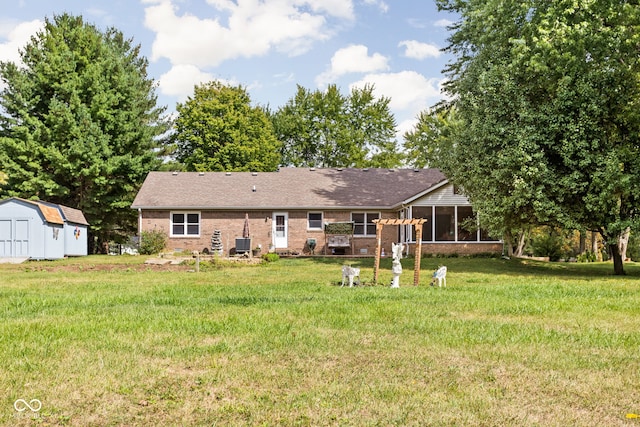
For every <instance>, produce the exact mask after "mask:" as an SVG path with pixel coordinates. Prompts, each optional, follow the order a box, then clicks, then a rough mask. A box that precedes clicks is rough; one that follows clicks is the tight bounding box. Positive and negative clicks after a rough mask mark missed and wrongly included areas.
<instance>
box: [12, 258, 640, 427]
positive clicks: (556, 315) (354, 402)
mask: <svg viewBox="0 0 640 427" xmlns="http://www.w3.org/2000/svg"><path fill="white" fill-rule="evenodd" d="M142 261H143V259H142V258H139V257H106V256H105V257H87V258H81V259H72V260H64V261H57V262H31V263H28V264H22V265H0V392H2V393H1V394H0V423H1V424H2V425H34V424H38V425H73V426H91V425H95V426H103V425H126V426H151V425H157V426H160V425H167V426H174V425H267V426H271V425H286V426H288V425H302V426H307V425H308V426H320V425H322V426H325V425H336V426H338V425H340V426H345V425H358V426H360V425H363V426H369V425H371V426H378V425H380V426H390V425H416V426H417V425H420V426H424V425H434V426H441V425H444V426H447V425H450V426H536V425H538V426H605V425H606V426H616V425H619V426H640V419H632V418H627V417H628V416H632V414H640V265H635V264H627V265H626V266H625V268H626V270H627V272H628V275H627V276H625V277H616V276H612V275H611V272H612V270H613V268H612V266H611V265H610V264H547V263H539V262H533V261H528V262H527V261H518V260H510V261H507V260H502V259H465V258H451V259H429V258H427V259H423V260H422V268H423V271H422V280H421V282H422V284H421V286H418V287H414V286H412V285H411V284H412V283H413V271H412V268H413V267H412V261H411V260H403V267H404V274H403V275H402V277H401V287H400V289H390V288H389V287H387V286H382V285H378V286H359V287H354V288H340V287H339V286H337V285H336V284H339V282H340V280H341V272H340V266H341V263H342V260H339V259H321V258H318V259H283V260H280V261H278V262H275V263H270V264H263V265H258V266H226V267H217V268H213V267H208V268H207V266H205V265H203V268H202V269H201V271H200V272H199V273H195V272H190V271H187V270H186V269H185V270H182V271H157V270H156V269H152V268H147V267H144V266H141V265H140V264H141V263H142ZM352 262H353V263H354V264H355V266H360V267H361V268H362V278H363V279H364V280H365V281H366V282H368V283H370V282H371V279H372V277H373V269H372V266H373V260H372V259H359V260H353V261H352ZM115 263H117V264H118V265H114V264H115ZM439 264H445V265H447V266H448V268H449V274H448V276H447V282H448V286H447V288H446V289H444V288H442V289H439V288H432V287H429V286H428V280H429V276H430V272H431V271H432V270H433V269H435V268H436V267H437V266H438V265H439ZM390 269H391V264H390V260H388V259H387V260H383V263H382V270H381V273H380V281H381V282H382V283H388V281H389V280H390V279H391V273H390ZM18 399H24V400H25V401H27V402H31V401H32V400H33V399H38V400H39V401H40V402H41V403H42V407H41V409H40V411H39V412H32V411H31V410H29V409H26V410H25V411H23V412H19V411H17V410H16V409H15V408H14V403H15V402H16V401H17V400H18ZM34 404H35V403H34ZM19 406H20V405H19ZM22 408H23V407H21V409H22ZM628 414H630V415H628Z"/></svg>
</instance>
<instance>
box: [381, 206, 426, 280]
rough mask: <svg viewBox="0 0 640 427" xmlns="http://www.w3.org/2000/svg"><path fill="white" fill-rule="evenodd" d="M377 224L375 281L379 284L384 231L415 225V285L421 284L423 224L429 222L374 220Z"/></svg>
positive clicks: (419, 220) (416, 219)
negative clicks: (395, 226) (393, 226)
mask: <svg viewBox="0 0 640 427" xmlns="http://www.w3.org/2000/svg"><path fill="white" fill-rule="evenodd" d="M373 222H374V223H375V224H376V262H375V264H374V266H373V281H374V282H375V283H378V270H379V269H380V252H381V251H382V229H383V228H384V226H385V225H413V226H414V227H415V228H416V251H415V255H414V256H415V264H414V265H415V267H414V269H413V285H414V286H418V283H419V282H420V257H421V255H422V224H425V223H426V222H427V220H426V219H423V218H414V219H374V220H373Z"/></svg>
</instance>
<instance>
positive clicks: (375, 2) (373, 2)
mask: <svg viewBox="0 0 640 427" xmlns="http://www.w3.org/2000/svg"><path fill="white" fill-rule="evenodd" d="M364 4H368V5H370V6H378V8H379V9H380V11H381V12H382V13H387V12H388V11H389V5H388V4H387V3H385V2H384V1H383V0H364Z"/></svg>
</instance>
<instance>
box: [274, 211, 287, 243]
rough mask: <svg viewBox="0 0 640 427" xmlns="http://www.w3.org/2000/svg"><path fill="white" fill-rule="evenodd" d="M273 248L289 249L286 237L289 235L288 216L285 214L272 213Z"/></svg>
mask: <svg viewBox="0 0 640 427" xmlns="http://www.w3.org/2000/svg"><path fill="white" fill-rule="evenodd" d="M272 222H273V227H272V230H271V233H272V234H273V246H274V247H275V248H276V249H286V248H287V247H289V242H288V239H287V236H288V234H289V214H288V213H287V212H274V213H273V221H272Z"/></svg>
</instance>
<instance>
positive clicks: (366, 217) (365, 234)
mask: <svg viewBox="0 0 640 427" xmlns="http://www.w3.org/2000/svg"><path fill="white" fill-rule="evenodd" d="M354 214H364V215H365V222H364V234H355V233H354V234H353V236H354V237H376V233H373V234H367V224H368V222H367V221H368V219H369V215H370V214H371V215H375V214H377V215H378V218H382V215H381V214H380V212H366V211H354V212H351V222H353V224H354V226H355V221H354V220H353V215H354Z"/></svg>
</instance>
